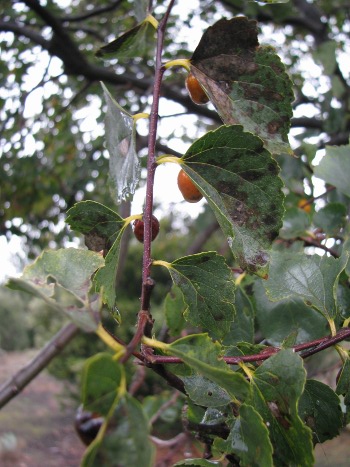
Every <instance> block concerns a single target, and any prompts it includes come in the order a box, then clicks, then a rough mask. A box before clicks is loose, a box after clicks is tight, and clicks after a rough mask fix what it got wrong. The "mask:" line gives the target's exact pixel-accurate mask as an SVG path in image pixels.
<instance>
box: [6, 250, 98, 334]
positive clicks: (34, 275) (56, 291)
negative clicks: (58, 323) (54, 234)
mask: <svg viewBox="0 0 350 467" xmlns="http://www.w3.org/2000/svg"><path fill="white" fill-rule="evenodd" d="M103 263H104V260H103V258H102V256H101V255H99V254H97V253H94V252H92V251H87V250H78V249H75V248H67V249H62V250H57V251H44V252H43V253H42V254H41V255H40V256H39V257H38V258H37V259H36V261H35V262H34V263H33V264H31V265H30V266H27V267H26V268H25V269H24V271H23V275H22V277H21V278H19V279H18V278H13V279H11V280H10V281H9V283H8V286H9V287H10V288H12V289H16V290H22V291H24V292H27V293H30V294H31V295H34V296H35V297H38V298H41V299H42V300H44V301H45V302H46V303H47V304H48V305H49V306H50V307H51V308H53V309H54V310H56V311H59V312H64V313H65V314H66V315H68V316H69V318H70V319H71V320H72V321H74V323H75V324H76V325H77V326H79V327H81V328H82V329H84V330H86V331H94V330H95V329H96V327H97V322H96V319H95V317H94V313H93V311H94V309H93V308H94V306H95V304H96V301H95V302H92V301H91V299H90V297H89V291H90V289H91V285H92V284H91V276H92V274H93V273H94V272H95V271H96V269H98V268H99V267H101V266H102V265H103ZM97 306H98V304H97ZM98 308H99V307H98ZM97 311H99V310H97Z"/></svg>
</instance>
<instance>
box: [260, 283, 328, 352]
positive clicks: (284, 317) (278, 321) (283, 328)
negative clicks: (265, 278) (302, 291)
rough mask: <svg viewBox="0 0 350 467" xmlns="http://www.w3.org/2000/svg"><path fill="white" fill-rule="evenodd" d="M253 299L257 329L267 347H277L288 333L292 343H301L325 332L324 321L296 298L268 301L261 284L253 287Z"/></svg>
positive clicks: (325, 322) (316, 337) (318, 314)
mask: <svg viewBox="0 0 350 467" xmlns="http://www.w3.org/2000/svg"><path fill="white" fill-rule="evenodd" d="M254 297H255V303H256V318H257V322H258V325H259V329H260V331H261V333H262V335H263V336H264V338H265V339H267V340H268V341H269V343H270V344H271V345H275V346H280V345H281V344H282V342H283V341H284V340H285V339H286V338H287V337H288V336H290V335H291V334H292V333H295V334H296V336H295V343H296V344H301V343H302V342H306V341H311V340H314V339H318V338H320V337H322V336H324V335H326V334H327V332H329V329H328V324H327V321H326V320H325V318H324V317H323V316H322V315H321V314H320V313H318V312H317V311H315V310H314V309H313V308H310V307H308V306H307V305H305V303H304V302H303V300H302V299H300V298H298V297H290V298H287V299H285V300H281V301H278V302H277V303H276V302H271V301H270V300H269V299H268V297H267V295H266V292H265V289H264V286H263V284H262V281H257V282H256V283H255V284H254Z"/></svg>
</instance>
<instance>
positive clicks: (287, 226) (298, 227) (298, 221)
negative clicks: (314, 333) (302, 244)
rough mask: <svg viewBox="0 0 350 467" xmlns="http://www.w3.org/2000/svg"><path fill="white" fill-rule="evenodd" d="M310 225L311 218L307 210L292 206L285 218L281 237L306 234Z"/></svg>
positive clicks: (295, 236) (289, 237) (287, 238)
mask: <svg viewBox="0 0 350 467" xmlns="http://www.w3.org/2000/svg"><path fill="white" fill-rule="evenodd" d="M309 227H310V218H309V216H308V215H307V214H306V212H305V211H303V210H302V209H298V208H290V209H288V210H287V211H286V213H285V216H284V218H283V226H282V229H281V230H280V237H281V238H285V239H286V240H289V239H292V238H297V237H300V236H302V235H305V233H306V230H307V229H308V228H309Z"/></svg>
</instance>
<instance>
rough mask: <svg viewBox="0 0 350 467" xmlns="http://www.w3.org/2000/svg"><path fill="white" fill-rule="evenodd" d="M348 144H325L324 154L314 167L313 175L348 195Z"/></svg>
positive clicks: (349, 169)
mask: <svg viewBox="0 0 350 467" xmlns="http://www.w3.org/2000/svg"><path fill="white" fill-rule="evenodd" d="M349 174H350V145H349V144H347V145H344V146H327V147H326V155H325V156H324V157H323V158H322V159H321V162H320V163H319V165H317V166H316V167H315V168H314V175H315V176H316V177H319V178H322V180H324V181H325V182H327V183H329V184H331V185H333V186H335V187H336V188H337V189H338V190H339V191H341V192H342V193H344V194H345V195H347V196H350V184H349Z"/></svg>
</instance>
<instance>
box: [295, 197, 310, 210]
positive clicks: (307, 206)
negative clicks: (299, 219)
mask: <svg viewBox="0 0 350 467" xmlns="http://www.w3.org/2000/svg"><path fill="white" fill-rule="evenodd" d="M298 208H300V209H303V210H304V211H305V212H307V213H309V212H311V204H310V203H308V202H307V199H305V198H302V199H301V200H299V202H298Z"/></svg>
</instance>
